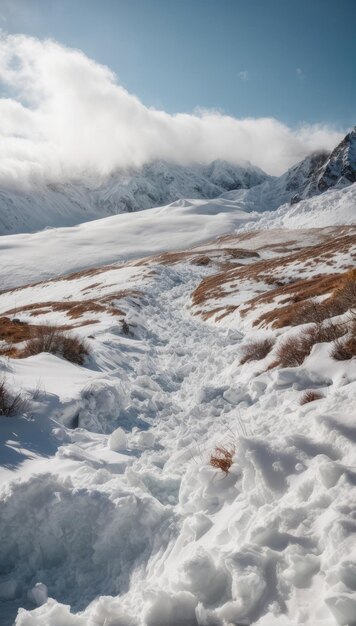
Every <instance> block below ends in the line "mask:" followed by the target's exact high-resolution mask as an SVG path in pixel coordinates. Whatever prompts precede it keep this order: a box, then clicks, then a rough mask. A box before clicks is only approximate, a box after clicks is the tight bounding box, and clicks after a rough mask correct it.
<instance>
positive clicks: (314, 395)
mask: <svg viewBox="0 0 356 626" xmlns="http://www.w3.org/2000/svg"><path fill="white" fill-rule="evenodd" d="M322 398H324V396H323V394H322V393H319V392H318V391H313V390H312V389H310V390H309V391H305V392H304V393H303V395H302V397H301V399H300V404H308V402H314V400H321V399H322Z"/></svg>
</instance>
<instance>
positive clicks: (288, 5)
mask: <svg viewBox="0 0 356 626" xmlns="http://www.w3.org/2000/svg"><path fill="white" fill-rule="evenodd" d="M0 16H1V17H0V25H1V27H2V29H3V30H4V31H6V32H8V33H20V32H21V33H26V34H30V35H35V36H37V37H40V38H43V37H52V38H54V39H56V40H57V41H59V42H61V43H62V44H65V45H67V46H71V47H76V48H80V49H81V50H83V51H84V52H85V53H86V54H87V55H88V56H89V57H91V58H93V59H95V60H96V61H97V62H99V63H104V64H106V65H108V66H109V67H110V68H111V69H112V70H114V71H115V72H116V73H117V75H118V77H119V80H120V82H121V83H122V84H123V85H124V86H125V87H126V88H127V89H128V90H129V91H130V92H131V93H134V94H135V95H137V96H138V97H139V98H140V99H141V100H142V102H143V103H144V104H145V105H147V106H152V107H156V108H162V109H164V110H165V111H167V112H169V113H176V112H191V111H194V109H196V108H197V107H202V108H213V109H218V110H221V111H224V112H225V113H227V114H230V115H234V116H237V117H246V116H252V117H263V116H272V117H275V118H277V119H278V120H280V121H282V122H284V123H286V124H288V125H291V126H295V125H297V124H298V123H300V122H308V123H318V122H325V123H328V124H332V125H335V126H336V127H339V128H347V127H349V126H351V125H353V124H355V119H356V116H355V102H356V76H355V73H356V62H355V60H356V38H355V32H354V29H355V23H356V0H338V1H337V2H336V1H335V0H308V1H306V0H298V1H297V0H175V1H173V0H0Z"/></svg>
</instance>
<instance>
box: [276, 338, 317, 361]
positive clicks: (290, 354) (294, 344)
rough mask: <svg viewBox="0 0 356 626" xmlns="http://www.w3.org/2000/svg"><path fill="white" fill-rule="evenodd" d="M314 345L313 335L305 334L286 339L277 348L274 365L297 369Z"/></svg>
mask: <svg viewBox="0 0 356 626" xmlns="http://www.w3.org/2000/svg"><path fill="white" fill-rule="evenodd" d="M314 343H315V341H314V337H313V335H311V334H310V333H306V332H305V333H300V334H299V335H292V336H290V337H287V339H285V340H284V341H283V342H282V343H281V344H280V345H279V346H278V348H277V351H276V363H275V365H281V366H282V367H298V365H301V364H302V363H303V361H304V359H305V358H306V357H307V356H308V355H309V354H310V351H311V349H312V347H313V345H314Z"/></svg>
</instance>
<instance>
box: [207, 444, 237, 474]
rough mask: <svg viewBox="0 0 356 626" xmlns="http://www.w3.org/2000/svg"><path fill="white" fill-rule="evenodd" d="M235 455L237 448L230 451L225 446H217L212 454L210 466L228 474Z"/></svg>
mask: <svg viewBox="0 0 356 626" xmlns="http://www.w3.org/2000/svg"><path fill="white" fill-rule="evenodd" d="M234 454H235V448H230V449H228V448H226V447H225V446H217V447H216V448H215V450H214V452H213V453H212V454H211V457H210V461H209V465H211V466H212V467H215V468H216V469H220V470H221V471H222V472H224V474H228V473H229V470H230V467H231V465H232V459H233V456H234Z"/></svg>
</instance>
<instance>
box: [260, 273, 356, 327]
mask: <svg viewBox="0 0 356 626" xmlns="http://www.w3.org/2000/svg"><path fill="white" fill-rule="evenodd" d="M288 289H289V291H290V292H291V294H293V295H291V296H290V299H291V300H292V304H290V305H287V306H283V307H278V308H276V309H273V310H272V311H267V312H266V313H264V314H263V315H261V316H260V317H259V318H258V319H257V320H255V322H254V325H257V324H272V326H273V327H274V328H282V327H283V326H298V325H300V324H307V323H309V322H312V323H319V324H320V323H322V322H323V321H324V320H326V319H329V318H331V317H335V316H337V315H342V314H343V313H346V312H347V311H348V310H350V309H352V308H354V307H356V270H355V269H351V270H348V271H347V272H344V273H342V274H331V275H326V276H316V277H314V278H312V279H309V280H303V281H298V282H296V283H294V284H292V285H290V286H288V287H287V288H282V289H279V290H277V289H275V290H274V291H273V292H272V293H267V294H262V296H257V297H255V298H253V299H252V300H250V301H249V306H250V307H252V306H256V303H258V304H261V303H267V302H269V301H271V298H274V297H276V296H277V295H280V294H282V293H285V292H286V291H287V290H288ZM327 294H329V297H328V298H326V299H325V300H323V302H320V303H317V302H315V301H313V300H311V298H313V297H317V296H324V295H327ZM284 301H285V300H284Z"/></svg>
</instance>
